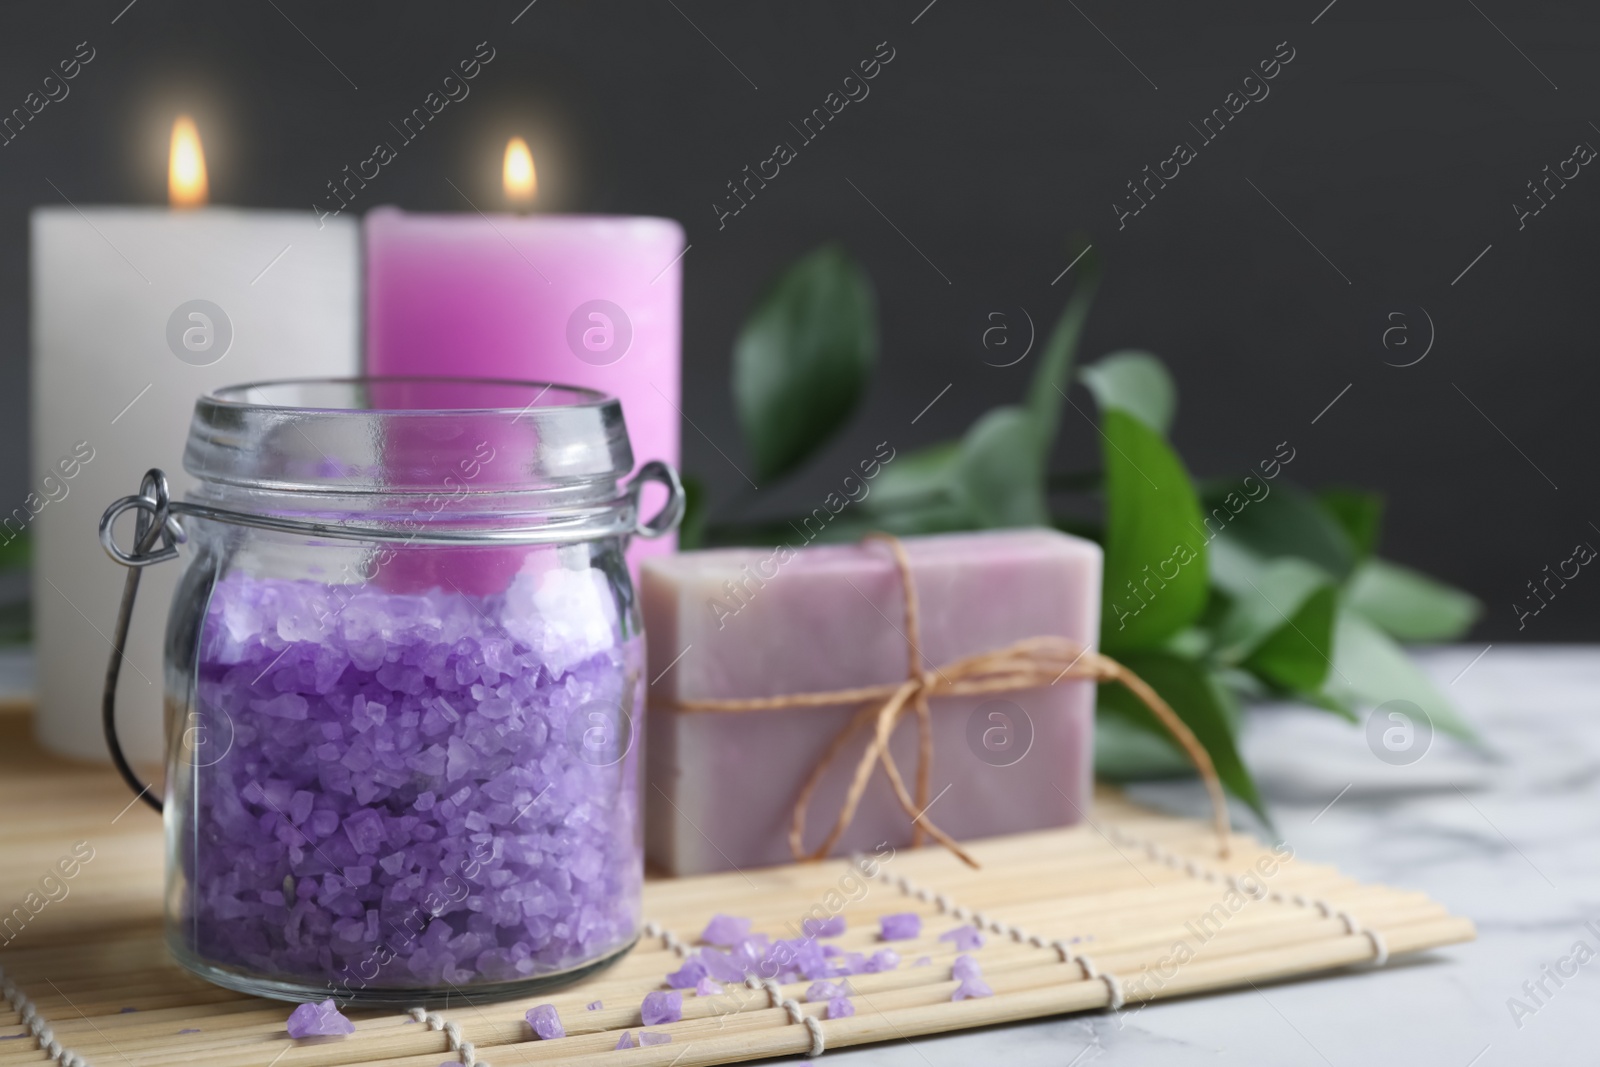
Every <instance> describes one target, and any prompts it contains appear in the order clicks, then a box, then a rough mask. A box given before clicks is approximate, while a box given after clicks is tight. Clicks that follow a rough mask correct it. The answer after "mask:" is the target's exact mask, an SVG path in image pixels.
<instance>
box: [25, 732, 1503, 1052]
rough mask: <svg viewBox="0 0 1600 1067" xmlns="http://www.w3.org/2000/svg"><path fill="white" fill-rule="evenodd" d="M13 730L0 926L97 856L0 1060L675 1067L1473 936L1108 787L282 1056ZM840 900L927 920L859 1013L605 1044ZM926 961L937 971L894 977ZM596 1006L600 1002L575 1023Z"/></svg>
mask: <svg viewBox="0 0 1600 1067" xmlns="http://www.w3.org/2000/svg"><path fill="white" fill-rule="evenodd" d="M29 725H30V724H29V722H28V719H27V717H26V716H22V715H10V714H7V715H0V811H4V813H5V815H4V821H3V823H0V850H3V851H0V916H3V915H5V914H9V913H10V912H11V909H12V908H13V907H15V906H17V905H20V904H21V903H22V901H23V900H24V898H25V896H26V895H27V894H28V893H29V892H30V891H36V890H37V889H38V888H39V880H40V878H41V877H42V876H43V875H44V874H46V873H47V872H48V871H49V870H50V869H51V868H52V867H53V866H54V865H55V863H56V861H57V860H58V859H60V858H61V857H62V856H64V855H68V854H69V853H70V852H71V850H72V847H73V845H74V843H76V842H79V841H85V842H88V845H89V847H91V848H92V849H93V850H94V855H93V859H91V860H89V861H88V862H87V863H85V864H83V865H82V869H81V871H80V872H79V873H78V875H77V876H76V877H75V878H73V879H72V880H71V881H70V882H68V883H67V885H68V888H69V892H68V895H67V896H65V897H64V898H61V899H59V900H53V901H50V902H49V903H48V904H47V905H46V906H45V907H43V908H42V909H41V910H40V911H39V912H38V914H37V915H35V916H33V917H32V918H31V920H30V921H29V922H28V923H27V925H26V926H25V927H23V928H22V929H21V930H20V931H16V930H13V931H11V933H12V935H13V936H12V937H11V940H10V941H4V936H5V935H0V968H3V970H4V980H3V992H4V993H5V996H6V999H7V1000H8V1001H9V1002H10V1008H9V1009H8V1008H7V1007H6V1006H5V1005H4V1004H0V1067H10V1065H20V1064H44V1063H49V1062H52V1060H54V1061H56V1062H61V1063H64V1064H78V1063H83V1064H94V1065H97V1067H109V1065H114V1064H121V1065H125V1067H170V1065H175V1064H178V1065H196V1067H199V1065H204V1067H269V1065H270V1067H333V1065H339V1064H364V1065H369V1067H439V1064H441V1062H455V1063H462V1064H466V1065H468V1067H472V1065H473V1064H478V1065H483V1064H489V1063H492V1064H496V1065H498V1067H508V1065H514V1064H522V1063H526V1064H536V1063H556V1062H561V1063H570V1064H590V1063H593V1064H633V1065H638V1067H673V1065H677V1067H695V1065H697V1064H715V1063H730V1062H736V1061H739V1060H745V1059H758V1058H762V1057H771V1056H782V1055H796V1054H801V1055H815V1054H817V1052H818V1051H819V1048H820V1047H821V1046H824V1045H825V1047H826V1048H837V1047H842V1046H847V1045H857V1044H864V1043H868V1042H873V1041H884V1040H900V1039H905V1038H909V1037H913V1036H916V1035H919V1034H931V1033H938V1032H940V1031H946V1030H957V1029H965V1028H969V1027H977V1026H986V1025H990V1024H995V1023H1004V1022H1013V1021H1016V1020H1021V1019H1031V1018H1038V1017H1042V1016H1049V1015H1057V1014H1061V1013H1064V1012H1078V1011H1092V1010H1105V1009H1107V1008H1108V1007H1111V1006H1113V1005H1117V1004H1119V1002H1120V1004H1121V1005H1123V1007H1122V1010H1126V1011H1134V1010H1137V1008H1138V1005H1139V1003H1140V1002H1142V1001H1145V1000H1149V999H1156V998H1162V997H1170V996H1177V995H1187V994H1194V993H1199V992H1204V991H1207V990H1213V989H1223V988H1227V987H1230V986H1237V985H1243V984H1245V983H1247V982H1256V983H1259V982H1263V981H1270V980H1274V979H1281V978H1287V977H1291V976H1298V975H1305V974H1311V973H1314V972H1318V971H1328V970H1332V969H1336V968H1341V967H1348V966H1351V965H1356V964H1363V963H1368V964H1370V963H1373V962H1377V963H1381V962H1383V961H1385V960H1386V959H1388V958H1389V957H1392V956H1396V955H1399V954H1401V953H1409V952H1417V951H1421V950H1424V949H1429V948H1435V947H1438V946H1441V945H1447V944H1452V943H1455V942H1460V941H1467V940H1470V939H1471V938H1472V937H1473V936H1474V935H1473V927H1472V924H1471V923H1470V922H1469V921H1467V920H1466V919H1462V918H1457V917H1454V916H1452V915H1450V914H1448V913H1447V912H1446V911H1445V910H1444V908H1442V907H1441V906H1440V905H1438V904H1436V903H1434V902H1432V901H1430V900H1429V899H1428V898H1427V897H1426V896H1424V895H1423V894H1421V893H1413V892H1405V891H1402V890H1398V889H1390V888H1387V887H1385V886H1378V885H1362V884H1360V883H1357V882H1355V881H1354V880H1352V879H1350V878H1346V877H1344V876H1343V875H1341V874H1339V873H1338V872H1337V871H1335V870H1334V869H1333V868H1331V867H1327V866H1321V865H1317V864H1312V863H1308V862H1304V861H1301V860H1299V859H1291V860H1281V861H1280V859H1279V856H1278V855H1277V854H1274V853H1273V852H1271V851H1270V850H1268V849H1267V848H1265V847H1264V846H1262V845H1261V844H1260V843H1259V842H1257V841H1255V840H1254V839H1252V838H1249V837H1246V836H1242V835H1235V836H1234V838H1233V841H1232V846H1233V854H1232V856H1231V857H1230V858H1229V859H1227V860H1222V859H1219V858H1217V855H1216V839H1215V838H1214V837H1213V836H1212V835H1211V831H1210V830H1209V828H1208V827H1207V826H1206V825H1204V824H1202V823H1199V822H1193V821H1189V820H1185V819H1177V818H1172V817H1169V816H1166V815H1161V814H1157V813H1155V812H1152V811H1149V810H1147V809H1143V808H1140V807H1137V806H1135V805H1133V804H1130V803H1129V802H1127V801H1126V800H1124V799H1122V798H1120V797H1119V796H1117V795H1116V794H1112V793H1106V794H1102V795H1101V796H1100V797H1099V798H1097V801H1096V810H1095V812H1094V815H1093V820H1092V823H1093V824H1092V825H1091V826H1080V827H1076V828H1073V829H1069V830H1054V831H1047V832H1041V833H1033V834H1025V835H1019V836H1014V837H1005V838H995V839H991V840H988V841H980V842H974V843H971V851H972V852H973V854H974V855H975V857H976V858H977V859H978V861H979V862H980V863H981V864H982V865H983V867H982V869H981V870H978V871H972V870H969V869H967V868H966V867H964V866H963V865H961V864H960V863H959V862H958V861H956V860H955V859H954V858H953V857H951V856H950V855H948V854H946V853H945V852H943V851H942V850H935V849H919V850H909V849H903V850H900V851H899V852H898V853H896V854H894V855H892V857H890V858H888V859H887V860H885V861H884V862H882V863H881V864H880V865H879V867H878V869H877V871H876V876H875V878H873V879H871V880H858V879H856V878H852V877H851V873H852V870H853V868H852V866H851V863H850V862H849V861H847V860H839V861H830V862H825V863H818V864H809V865H802V866H788V867H776V868H769V869H765V870H753V871H744V872H733V873H728V874H720V875H711V876H705V877H697V878H686V879H678V880H671V879H659V880H652V881H650V882H648V883H647V885H646V889H645V914H646V917H647V918H648V919H649V920H651V926H650V927H649V928H648V929H649V934H648V935H647V936H646V937H645V938H644V939H643V940H641V941H640V942H639V944H638V946H637V947H636V948H635V949H634V950H633V951H632V952H631V953H629V954H628V955H627V956H626V957H624V958H623V959H622V960H621V961H620V962H619V963H618V964H617V965H616V966H614V967H612V968H610V969H608V970H605V971H602V972H601V973H599V974H596V975H594V976H591V977H590V978H588V979H586V980H584V981H583V982H581V983H579V984H577V985H575V986H572V987H569V988H567V989H565V990H560V991H557V992H554V993H546V994H543V995H538V996H535V997H531V998H528V999H525V1000H520V1001H503V1002H499V1003H478V1002H472V1001H468V1000H467V999H466V998H465V997H463V998H462V999H460V1000H458V1001H452V1002H451V1003H448V1004H442V1005H432V1006H431V1007H432V1009H433V1010H430V1011H427V1012H423V1011H421V1010H418V1011H416V1012H413V1013H396V1012H384V1011H375V1012H351V1013H350V1014H351V1018H352V1019H353V1020H354V1022H355V1025H356V1031H355V1033H353V1034H350V1035H348V1036H347V1037H342V1038H321V1039H307V1040H303V1041H299V1042H296V1041H291V1040H290V1039H289V1038H288V1036H287V1034H286V1032H285V1029H284V1023H285V1019H286V1018H287V1016H288V1012H289V1006H288V1005H286V1004H282V1003H278V1002H274V1001H268V1000H261V999H257V998H253V997H249V996H244V995H242V994H238V993H232V992H229V991H227V990H223V989H219V988H217V987H214V986H211V985H209V984H207V983H205V982H203V981H201V980H199V979H197V978H195V977H193V976H191V975H189V974H188V973H187V972H185V971H183V970H181V969H179V968H178V967H177V966H176V965H175V964H174V963H172V962H171V960H170V959H169V958H168V956H167V954H166V950H165V948H164V947H163V943H162V940H161V929H160V911H161V833H160V826H159V823H158V820H157V819H156V818H155V817H154V816H153V815H152V814H151V813H150V812H149V811H148V810H147V809H146V808H145V807H144V806H143V805H142V804H131V805H130V804H129V799H130V798H129V795H128V793H127V791H126V789H125V788H124V787H123V786H122V783H121V781H120V780H119V779H117V778H116V777H115V775H114V774H113V773H112V772H111V771H109V770H105V769H101V768H86V767H80V766H75V765H73V764H69V763H66V762H63V761H59V760H55V759H53V758H52V757H49V756H46V755H44V754H42V753H40V752H39V751H38V750H37V749H36V748H35V747H34V745H33V743H32V741H31V740H30V739H29ZM1258 864H1259V866H1258ZM1269 868H1270V873H1268V869H1269ZM1252 870H1253V871H1254V873H1253V874H1252V873H1250V872H1251V871H1252ZM57 893H58V894H59V891H57ZM830 894H836V895H830ZM841 900H842V901H843V902H844V903H843V905H842V910H841V911H840V912H839V913H840V914H842V915H843V916H844V917H845V919H846V922H847V924H848V929H847V931H846V932H845V934H844V935H843V936H842V937H840V938H837V939H830V940H829V942H828V943H836V944H838V945H839V946H840V947H841V948H843V949H845V950H847V951H860V952H866V953H868V954H870V953H871V952H873V951H874V950H875V949H877V948H880V947H883V945H882V943H880V942H878V941H877V939H876V931H877V920H878V917H879V916H881V915H885V914H889V913H894V912H906V911H912V912H917V913H919V914H921V916H922V917H923V933H922V936H921V937H920V938H919V939H917V940H916V941H896V942H893V943H892V947H893V948H894V949H895V950H896V951H898V952H900V953H901V956H902V962H901V964H900V965H899V967H897V968H896V969H894V970H891V971H885V972H883V973H878V974H868V975H858V976H855V977H852V978H850V979H848V981H849V983H850V985H851V987H852V989H853V996H852V1001H853V1003H854V1004H855V1007H856V1015H855V1016H854V1017H851V1018H843V1019H831V1020H823V1016H824V1015H825V1007H826V1005H825V1004H823V1003H817V1004H807V1003H803V996H804V990H805V988H806V985H807V983H800V984H797V985H792V986H781V987H780V986H776V985H773V984H771V983H768V985H767V986H766V987H761V986H756V987H754V988H746V987H740V986H729V987H728V990H727V992H726V993H725V994H724V995H722V996H710V997H697V996H695V995H694V994H693V992H692V991H685V994H684V1000H683V1020H682V1021H681V1022H677V1023H672V1024H669V1025H662V1026H652V1027H648V1028H646V1029H648V1030H649V1031H650V1032H652V1033H664V1034H670V1035H671V1038H672V1040H671V1043H670V1044H661V1045H653V1046H646V1047H643V1048H632V1049H629V1050H627V1051H613V1050H614V1048H615V1046H616V1044H617V1039H618V1037H619V1036H620V1033H621V1031H623V1030H631V1031H633V1032H634V1034H635V1035H637V1033H638V1032H639V1030H640V1018H639V1005H640V1001H641V1000H642V999H643V998H644V995H645V994H646V993H647V992H650V991H652V990H656V989H664V988H666V984H665V982H664V981H663V977H664V976H665V974H666V973H667V972H668V971H672V970H676V969H677V968H678V967H679V966H680V956H681V955H682V954H683V953H685V952H693V951H694V950H695V948H696V946H695V943H694V942H695V938H696V937H697V936H698V934H699V932H700V930H701V929H702V928H703V927H704V925H705V923H706V920H707V919H708V918H709V917H710V916H711V915H712V914H713V913H716V912H725V913H728V914H732V915H739V916H748V917H750V918H752V919H754V920H755V926H754V929H755V930H756V931H757V932H764V933H768V934H770V935H772V936H773V937H775V938H776V937H793V936H796V933H795V929H794V928H795V927H798V926H799V924H800V922H801V920H802V919H803V918H804V917H805V916H807V915H816V914H821V912H817V911H813V910H812V908H813V906H814V905H817V906H821V907H822V908H823V910H825V911H826V910H834V909H836V908H837V907H838V906H839V901H841ZM964 923H973V924H976V925H978V926H980V927H982V928H983V929H984V930H985V931H986V933H987V943H986V944H985V945H984V946H983V947H982V948H979V949H977V950H975V951H974V952H973V953H972V955H973V956H974V957H975V958H976V959H977V961H978V962H979V964H980V965H981V966H982V968H983V975H984V978H985V980H986V981H987V982H988V983H989V985H990V986H992V987H993V989H994V995H993V996H992V997H985V998H981V999H971V1000H963V1001H960V1002H954V1003H952V1002H951V1000H950V996H951V994H952V992H953V991H954V990H955V988H956V985H957V983H956V982H955V981H954V980H952V978H951V974H950V968H951V963H952V961H953V960H954V957H955V955H956V950H955V948H954V947H953V945H952V943H951V942H949V941H939V940H938V937H939V935H940V934H943V933H946V932H947V931H949V930H951V929H953V928H955V927H956V926H959V925H962V924H964ZM922 956H927V957H929V958H930V959H931V963H929V964H927V965H924V966H914V965H913V963H914V961H916V960H917V959H918V958H919V957H922ZM595 1001H599V1002H601V1003H602V1004H603V1007H601V1008H599V1009H597V1010H593V1011H590V1010H588V1009H587V1007H586V1006H587V1005H588V1004H590V1003H592V1002H595ZM544 1003H549V1004H554V1005H555V1006H556V1008H557V1009H558V1011H559V1012H560V1016H561V1018H562V1020H563V1022H564V1023H565V1025H566V1029H567V1033H568V1035H569V1036H567V1037H566V1038H564V1039H560V1040H556V1041H538V1040H536V1039H534V1037H533V1034H532V1032H531V1030H530V1029H529V1027H528V1025H527V1023H526V1022H524V1021H523V1013H524V1012H525V1011H527V1010H528V1009H529V1008H531V1007H533V1006H535V1005H537V1004H544ZM28 1019H32V1020H36V1022H35V1023H34V1026H33V1028H31V1029H30V1027H29V1025H28V1024H27V1021H26V1020H28ZM40 1030H43V1031H44V1033H45V1037H46V1040H47V1041H48V1040H49V1039H51V1038H53V1040H54V1041H55V1042H57V1044H56V1045H55V1046H53V1049H54V1054H52V1051H50V1050H47V1049H46V1048H44V1047H41V1043H40V1039H39V1037H38V1036H36V1035H37V1032H38V1031H40ZM74 1057H78V1058H76V1059H75V1058H74Z"/></svg>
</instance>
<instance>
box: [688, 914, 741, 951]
mask: <svg viewBox="0 0 1600 1067" xmlns="http://www.w3.org/2000/svg"><path fill="white" fill-rule="evenodd" d="M749 933H750V920H749V919H741V918H739V917H738V916H734V915H713V916H712V917H711V921H710V922H708V923H706V928H705V929H704V930H702V931H701V932H700V940H701V941H704V942H705V943H706V944H708V945H720V946H722V947H723V948H726V947H728V946H729V945H733V944H737V943H738V942H739V940H740V939H741V938H743V937H745V936H747V935H748V934H749Z"/></svg>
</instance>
